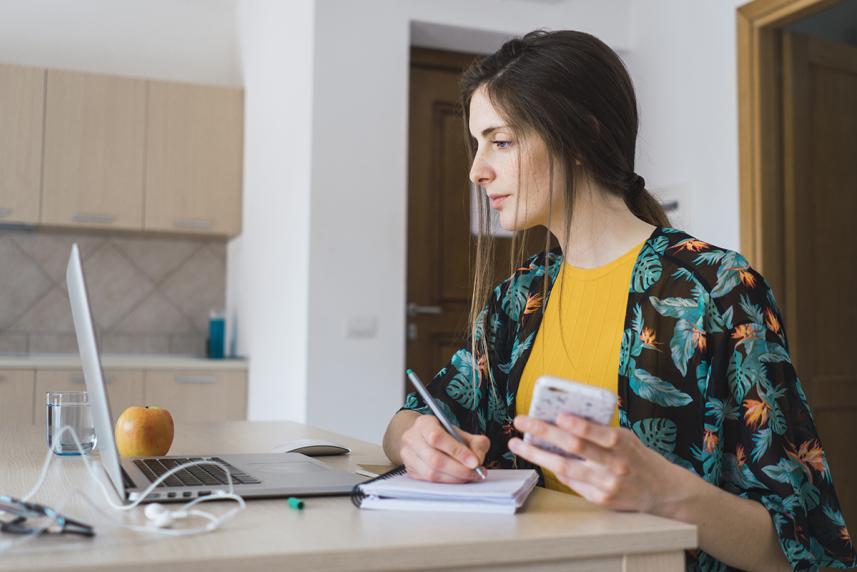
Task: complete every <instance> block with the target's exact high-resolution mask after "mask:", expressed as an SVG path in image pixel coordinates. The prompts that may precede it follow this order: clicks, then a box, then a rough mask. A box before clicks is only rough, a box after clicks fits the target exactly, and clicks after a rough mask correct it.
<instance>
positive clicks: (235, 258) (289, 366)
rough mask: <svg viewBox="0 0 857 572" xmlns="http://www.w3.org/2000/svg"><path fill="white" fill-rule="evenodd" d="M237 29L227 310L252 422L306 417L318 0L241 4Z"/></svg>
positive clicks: (298, 419)
mask: <svg viewBox="0 0 857 572" xmlns="http://www.w3.org/2000/svg"><path fill="white" fill-rule="evenodd" d="M239 25H240V30H241V52H242V63H243V72H244V89H245V93H244V97H245V99H244V106H245V118H244V195H243V196H244V199H243V213H242V215H243V223H242V226H243V232H242V234H241V236H240V237H239V238H237V239H234V240H232V241H231V243H230V245H229V250H228V259H229V271H228V275H229V276H228V294H227V315H228V318H229V320H228V321H229V322H230V324H231V325H232V326H233V327H236V326H237V333H238V344H237V349H238V353H239V354H241V355H246V356H249V357H250V372H249V376H250V384H249V395H248V415H249V417H250V419H292V420H295V421H305V420H306V407H305V402H306V378H307V348H308V345H307V328H308V322H309V313H308V307H309V306H308V295H309V292H308V288H309V275H308V271H309V254H310V251H309V247H310V242H309V232H310V226H309V224H310V146H311V143H312V140H313V134H312V111H313V107H314V105H313V66H312V63H313V62H312V57H313V42H314V2H313V1H312V0H293V1H290V2H281V1H280V0H251V1H249V2H242V3H241V5H240V9H239ZM230 334H231V332H230Z"/></svg>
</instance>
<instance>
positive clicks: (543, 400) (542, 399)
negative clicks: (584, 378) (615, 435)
mask: <svg viewBox="0 0 857 572" xmlns="http://www.w3.org/2000/svg"><path fill="white" fill-rule="evenodd" d="M615 411H616V395H615V394H613V393H611V392H610V391H607V390H606V389H602V388H600V387H593V386H591V385H586V384H583V383H578V382H576V381H567V380H564V379H560V378H558V377H551V376H549V375H543V376H541V377H540V378H539V379H537V380H536V387H535V389H534V390H533V399H532V401H531V402H530V413H529V415H530V417H535V418H537V419H541V420H542V421H547V422H548V423H551V424H556V418H557V417H558V416H559V414H560V413H571V414H572V415H577V416H578V417H583V418H585V419H589V420H590V421H594V422H595V423H599V424H601V425H608V424H609V423H610V421H611V420H612V419H613V415H614V413H615ZM524 441H525V442H527V443H531V444H533V445H535V446H536V447H539V448H540V449H544V450H546V451H550V452H551V453H557V454H559V455H563V456H565V457H571V458H575V459H576V458H579V457H578V456H577V455H574V454H572V453H568V452H566V451H563V450H562V449H560V448H559V447H556V446H555V445H553V444H551V443H548V442H547V441H544V440H542V439H540V438H539V437H535V436H533V435H531V434H529V433H525V434H524Z"/></svg>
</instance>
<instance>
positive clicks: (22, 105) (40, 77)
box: [0, 64, 45, 224]
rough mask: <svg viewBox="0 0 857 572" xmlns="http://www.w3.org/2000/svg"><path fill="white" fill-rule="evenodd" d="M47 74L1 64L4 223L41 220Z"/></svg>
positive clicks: (0, 210)
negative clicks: (40, 205) (43, 133)
mask: <svg viewBox="0 0 857 572" xmlns="http://www.w3.org/2000/svg"><path fill="white" fill-rule="evenodd" d="M44 101H45V70H43V69H39V68H27V67H20V66H10V65H4V64H0V222H4V223H7V222H14V223H28V224H34V223H37V222H38V220H39V204H40V199H41V184H42V132H43V129H42V128H43V120H44V115H43V114H44Z"/></svg>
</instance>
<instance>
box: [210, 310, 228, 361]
mask: <svg viewBox="0 0 857 572" xmlns="http://www.w3.org/2000/svg"><path fill="white" fill-rule="evenodd" d="M225 341H226V318H225V317H224V316H223V314H221V313H219V312H211V313H210V314H209V315H208V357H209V358H211V359H223V347H224V344H225Z"/></svg>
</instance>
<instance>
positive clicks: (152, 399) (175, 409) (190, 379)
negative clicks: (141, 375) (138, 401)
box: [145, 370, 247, 423]
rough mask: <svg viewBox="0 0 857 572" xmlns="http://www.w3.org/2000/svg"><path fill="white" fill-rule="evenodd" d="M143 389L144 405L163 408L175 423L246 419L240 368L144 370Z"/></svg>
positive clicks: (244, 383)
mask: <svg viewBox="0 0 857 572" xmlns="http://www.w3.org/2000/svg"><path fill="white" fill-rule="evenodd" d="M145 388H146V391H145V401H146V405H157V406H159V407H164V408H166V409H167V410H169V412H170V413H171V414H172V416H173V421H174V422H175V423H195V422H207V421H243V420H244V419H246V418H247V374H246V372H243V371H211V370H175V371H174V370H146V384H145Z"/></svg>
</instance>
